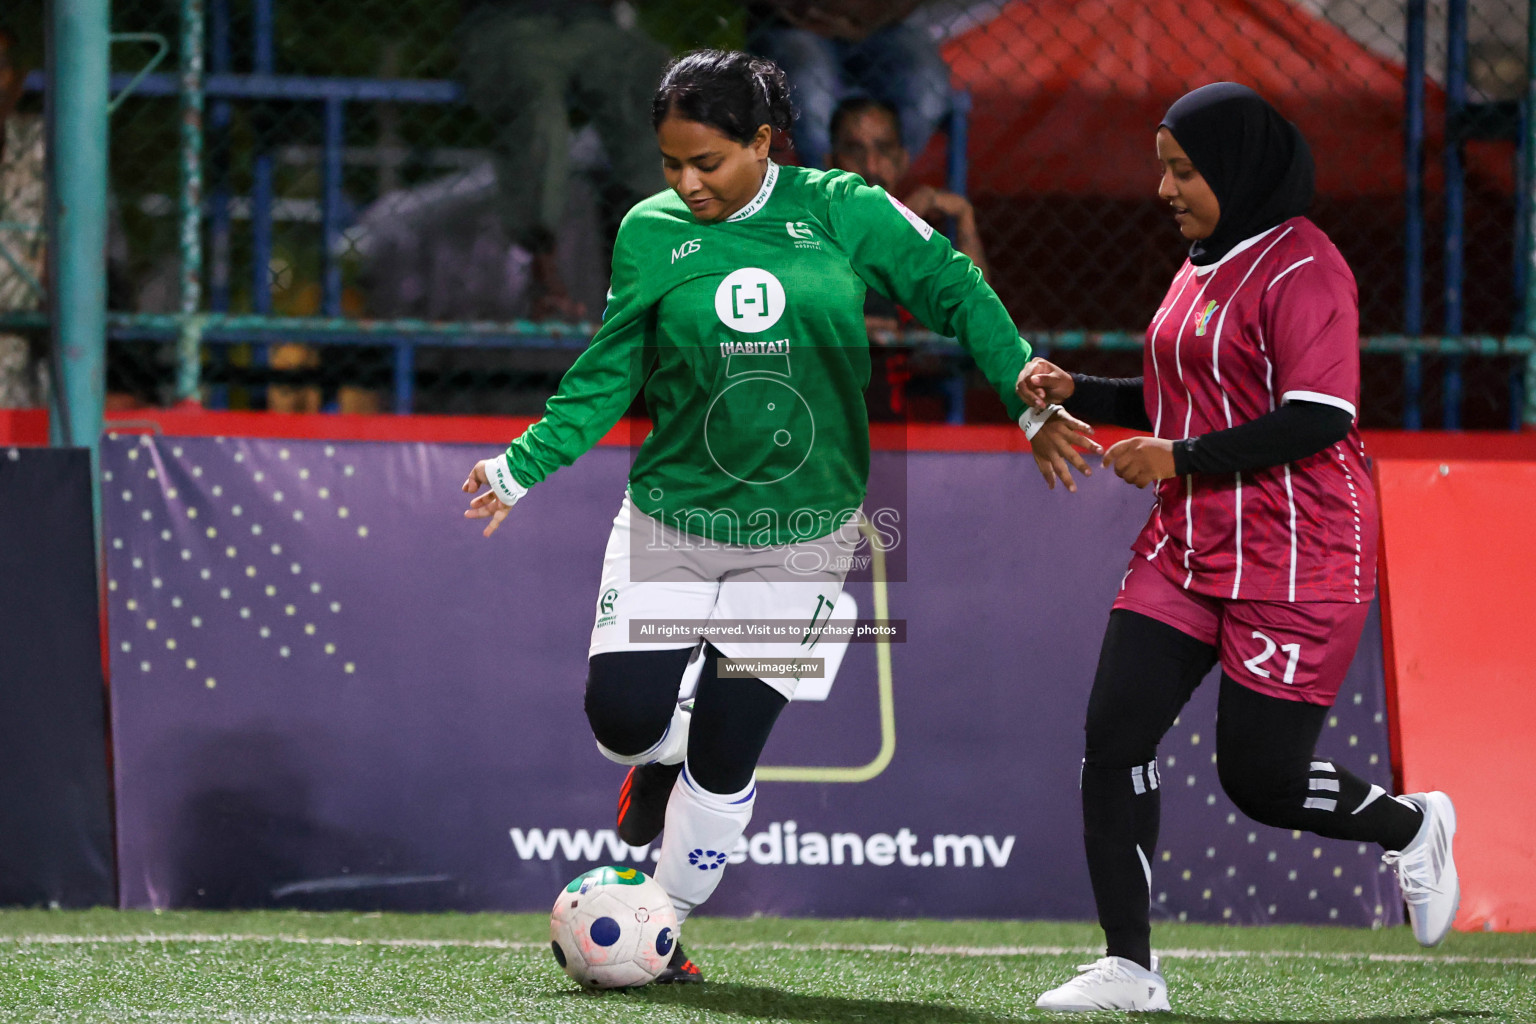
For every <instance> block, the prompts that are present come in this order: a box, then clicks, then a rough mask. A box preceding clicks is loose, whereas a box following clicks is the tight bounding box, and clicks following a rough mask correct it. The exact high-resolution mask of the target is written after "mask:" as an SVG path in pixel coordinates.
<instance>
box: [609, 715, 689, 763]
mask: <svg viewBox="0 0 1536 1024" xmlns="http://www.w3.org/2000/svg"><path fill="white" fill-rule="evenodd" d="M692 720H693V712H692V711H690V710H687V709H685V708H684V707H683V706H682V705H681V704H679V705H678V706H677V707H676V708H675V709H673V711H672V721H670V722H668V723H667V731H666V732H664V733H662V734H661V739H659V740H657V741H656V743H655V744H654V745H653V746H652V747H650V749H648V750H642V751H640V753H638V754H620V753H618V752H616V751H613V750H609V749H608V748H607V747H605V746H603V745H602V744H601V743H599V744H598V745H597V749H598V750H600V751H602V754H603V756H604V757H606V758H607V759H608V760H610V761H614V762H617V763H618V764H627V765H637V764H680V763H681V762H682V760H683V758H685V757H687V756H688V723H689V722H690V721H692Z"/></svg>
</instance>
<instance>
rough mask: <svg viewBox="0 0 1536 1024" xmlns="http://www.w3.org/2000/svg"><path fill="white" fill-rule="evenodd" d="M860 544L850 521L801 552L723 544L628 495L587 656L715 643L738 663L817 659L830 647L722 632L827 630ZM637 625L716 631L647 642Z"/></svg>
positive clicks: (789, 689)
mask: <svg viewBox="0 0 1536 1024" xmlns="http://www.w3.org/2000/svg"><path fill="white" fill-rule="evenodd" d="M861 540H862V537H861V536H860V534H859V529H858V523H857V521H856V520H854V519H850V520H849V521H848V522H847V523H844V524H843V525H842V526H841V527H840V528H839V529H837V530H836V531H834V532H833V533H830V534H828V535H827V536H825V537H819V538H816V539H815V540H809V541H803V542H800V543H797V544H788V545H782V546H775V547H763V548H754V547H746V546H740V545H734V544H721V543H716V542H713V541H710V540H708V539H707V538H705V537H700V536H697V535H695V534H690V533H684V532H682V531H681V530H678V529H676V528H674V527H672V526H669V525H667V524H666V523H663V522H662V521H661V520H659V519H653V518H652V517H651V516H648V515H646V514H645V513H644V512H642V511H640V510H639V509H638V508H636V507H635V506H634V503H633V502H632V501H630V498H629V495H628V494H625V496H624V504H623V505H622V506H620V508H619V514H618V515H617V516H615V517H614V520H613V532H612V533H610V534H609V535H608V548H607V550H606V551H605V552H604V554H603V578H602V582H601V583H600V584H599V586H598V598H597V617H596V621H595V623H594V624H593V626H592V643H591V646H590V647H589V648H588V650H587V655H588V657H590V656H592V655H594V654H607V653H611V652H613V651H659V650H668V649H671V650H678V649H683V648H690V647H697V648H700V649H702V641H703V640H704V639H706V638H707V639H708V640H709V642H710V643H712V644H714V645H715V647H716V648H718V649H719V651H720V653H721V654H723V655H725V656H726V657H728V658H733V659H734V658H795V657H800V656H810V657H815V656H819V655H820V654H821V653H822V648H821V647H820V646H818V640H817V638H816V637H815V636H811V637H810V639H809V640H808V641H806V640H801V641H796V640H794V639H791V640H789V642H782V641H781V642H772V641H763V640H754V639H751V638H750V637H749V636H748V635H745V634H741V635H740V638H739V639H738V638H737V637H736V636H725V635H721V633H719V632H718V631H717V630H718V629H719V628H722V627H727V626H729V627H732V628H734V626H735V624H737V623H760V622H765V621H772V622H778V623H784V622H790V623H795V624H798V625H800V626H803V629H799V628H798V627H797V628H796V629H795V632H796V633H798V634H801V635H802V636H803V635H804V634H806V633H808V632H810V631H811V630H812V629H813V627H814V626H815V625H817V624H821V623H825V622H826V621H827V620H828V619H830V618H832V616H833V611H832V609H833V608H834V606H836V605H837V603H838V596H839V595H840V594H841V593H842V589H843V579H844V578H845V577H846V576H847V575H848V566H849V564H850V561H851V558H852V556H853V554H854V552H855V551H856V550H857V548H858V546H859V543H860V541H861ZM636 619H642V620H652V621H657V622H663V623H672V622H678V621H680V620H684V621H686V620H696V621H700V622H707V623H709V624H710V626H711V627H713V628H711V629H708V630H700V631H697V632H694V633H691V634H690V633H674V634H673V635H669V636H665V637H659V638H658V639H656V640H645V639H642V638H639V637H637V636H634V635H632V634H631V621H632V620H636ZM839 653H840V652H839ZM696 660H697V659H696ZM839 660H840V659H839ZM693 667H695V666H692V665H691V666H690V668H693ZM827 667H828V668H829V669H831V668H832V666H831V665H828V666H827ZM691 674H692V673H690V675H691ZM763 682H765V683H767V684H768V685H769V686H771V687H773V689H775V690H777V691H778V692H779V693H781V694H783V695H784V697H785V698H786V699H790V698H793V697H794V692H795V685H796V683H797V682H798V680H796V679H793V678H779V677H769V678H764V679H763Z"/></svg>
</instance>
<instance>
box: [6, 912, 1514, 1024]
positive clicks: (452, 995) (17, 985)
mask: <svg viewBox="0 0 1536 1024" xmlns="http://www.w3.org/2000/svg"><path fill="white" fill-rule="evenodd" d="M683 938H684V943H685V945H686V946H687V948H688V950H689V952H690V954H691V955H692V956H693V958H694V960H695V961H696V962H698V963H699V964H700V965H701V966H702V968H703V969H704V971H705V972H706V974H707V976H708V978H709V981H708V983H707V984H705V985H701V986H670V987H657V986H652V987H648V988H644V989H639V990H635V991H630V992H622V993H620V992H608V993H593V992H583V991H581V990H579V989H578V988H577V987H576V986H575V985H574V984H573V983H572V982H571V981H570V980H569V979H568V978H567V977H566V976H565V975H564V974H563V973H562V972H561V971H560V969H559V968H558V967H557V966H556V964H555V962H554V960H553V959H552V957H551V956H550V953H549V948H548V922H547V920H546V919H545V918H544V917H542V916H540V915H496V914H474V915H438V914H433V915H406V914H361V915H360V914H347V913H331V914H309V913H299V912H287V911H284V912H185V913H183V912H167V913H151V912H138V911H112V910H91V911H25V910H13V911H3V912H0V1020H3V1021H80V1022H89V1024H97V1022H101V1024H105V1022H112V1024H130V1022H141V1021H142V1022H153V1024H178V1022H186V1024H203V1022H228V1024H290V1022H315V1024H321V1022H327V1024H329V1022H337V1024H432V1022H454V1024H469V1022H482V1021H486V1022H489V1021H496V1022H504V1024H535V1022H538V1024H543V1022H578V1021H579V1022H588V1021H591V1022H621V1021H647V1022H658V1024H665V1022H674V1021H675V1022H689V1024H703V1022H716V1021H734V1022H742V1021H754V1022H756V1021H828V1022H836V1024H855V1022H858V1024H878V1022H885V1021H900V1022H934V1024H1003V1022H1006V1021H1020V1020H1049V1019H1058V1020H1070V1019H1079V1018H1081V1019H1090V1020H1091V1019H1095V1018H1096V1017H1097V1018H1103V1017H1112V1018H1123V1016H1124V1015H1123V1014H1102V1015H1086V1016H1085V1015H1081V1014H1073V1015H1060V1014H1051V1013H1046V1012H1044V1011H1040V1010H1036V1009H1035V1008H1034V1000H1035V998H1036V997H1037V996H1038V995H1039V993H1040V992H1041V991H1043V990H1045V989H1047V988H1050V987H1052V986H1054V985H1057V984H1060V983H1061V982H1062V981H1064V980H1066V979H1067V978H1069V977H1071V976H1072V973H1073V967H1074V965H1076V964H1079V963H1085V962H1088V961H1089V960H1092V959H1093V958H1094V957H1096V956H1097V955H1099V950H1098V947H1097V945H1096V944H1097V943H1098V941H1099V938H1098V933H1097V929H1096V928H1094V927H1092V926H1089V925H1086V924H1069V923H1059V922H1030V921H1023V922H1021V921H872V920H858V921H808V920H788V919H780V918H751V919H746V920H724V919H711V918H704V917H700V918H698V919H696V920H694V921H690V922H689V924H688V928H687V930H686V932H685V934H684V937H683ZM1153 939H1154V944H1155V946H1156V948H1157V950H1158V951H1159V952H1160V953H1161V955H1162V957H1163V961H1162V966H1163V972H1164V975H1165V976H1166V978H1167V980H1168V987H1169V997H1170V999H1171V1001H1172V1003H1173V1007H1174V1012H1173V1014H1171V1015H1160V1016H1159V1018H1158V1019H1159V1020H1163V1021H1170V1022H1172V1021H1196V1022H1201V1024H1219V1022H1226V1021H1252V1022H1259V1021H1275V1022H1279V1021H1288V1022H1289V1021H1295V1022H1302V1021H1349V1022H1355V1024H1421V1022H1423V1024H1428V1022H1432V1021H1446V1022H1471V1021H1475V1022H1489V1024H1503V1022H1516V1021H1519V1022H1528V1024H1529V1022H1536V934H1515V935H1501V934H1461V933H1455V934H1452V935H1451V936H1450V937H1449V938H1448V939H1447V940H1446V941H1445V943H1444V944H1443V945H1442V946H1441V947H1439V948H1438V949H1434V950H1423V949H1420V948H1419V946H1418V945H1417V944H1415V943H1414V941H1413V939H1412V937H1411V936H1410V935H1409V933H1408V931H1407V929H1406V928H1396V929H1392V930H1389V931H1377V932H1372V931H1364V930H1355V929H1345V928H1304V927H1268V928H1255V927H1246V928H1245V927H1216V926H1203V925H1159V926H1157V928H1156V929H1155V931H1154V936H1153Z"/></svg>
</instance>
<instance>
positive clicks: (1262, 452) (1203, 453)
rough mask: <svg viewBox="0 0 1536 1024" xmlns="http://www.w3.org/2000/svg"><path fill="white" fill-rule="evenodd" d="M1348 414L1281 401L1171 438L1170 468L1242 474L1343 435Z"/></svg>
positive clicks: (1328, 407)
mask: <svg viewBox="0 0 1536 1024" xmlns="http://www.w3.org/2000/svg"><path fill="white" fill-rule="evenodd" d="M1353 422H1354V417H1353V416H1352V415H1350V413H1349V412H1348V411H1346V410H1344V409H1340V408H1338V407H1336V406H1332V405H1324V404H1323V403H1321V402H1287V403H1285V404H1284V405H1282V406H1281V407H1280V408H1278V409H1275V410H1273V411H1271V412H1267V413H1265V414H1264V415H1263V416H1260V417H1259V418H1258V419H1255V420H1250V421H1248V422H1247V423H1243V424H1240V425H1238V426H1235V427H1230V428H1228V429H1226V430H1213V431H1211V432H1210V433H1208V434H1200V435H1198V436H1196V437H1186V438H1185V439H1184V440H1182V441H1175V442H1173V471H1174V473H1175V474H1176V475H1178V476H1187V475H1188V474H1190V473H1246V472H1248V471H1250V470H1254V469H1266V468H1268V467H1269V466H1279V465H1282V464H1284V463H1287V462H1295V461H1296V460H1298V459H1304V458H1306V457H1307V456H1308V455H1316V454H1317V453H1318V452H1320V451H1322V450H1323V449H1325V448H1327V447H1328V446H1330V445H1333V444H1337V443H1338V442H1340V441H1342V440H1344V438H1345V437H1347V436H1349V427H1350V424H1352V423H1353Z"/></svg>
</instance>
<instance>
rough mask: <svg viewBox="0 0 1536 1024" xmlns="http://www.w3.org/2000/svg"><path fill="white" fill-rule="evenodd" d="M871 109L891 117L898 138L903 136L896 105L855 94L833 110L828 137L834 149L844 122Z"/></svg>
mask: <svg viewBox="0 0 1536 1024" xmlns="http://www.w3.org/2000/svg"><path fill="white" fill-rule="evenodd" d="M871 110H878V111H880V113H882V114H884V115H885V116H887V117H889V118H890V119H891V124H892V125H894V126H895V128H896V137H897V138H898V139H899V138H901V114H900V113H898V112H897V110H896V108H895V107H893V106H891V105H890V104H889V103H887V102H885V100H881V99H876V98H875V97H873V96H864V95H854V96H849V97H847V98H846V99H844V100H842V101H841V102H840V103H838V105H837V107H836V108H835V109H834V110H833V111H832V122H831V125H830V126H829V130H828V132H827V137H828V138H830V139H831V140H832V146H833V148H834V149H835V148H836V147H837V136H838V133H839V132H841V131H842V130H843V124H844V123H845V122H847V120H848V119H849V118H852V117H858V116H859V115H860V114H867V113H869V112H870V111H871Z"/></svg>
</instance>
